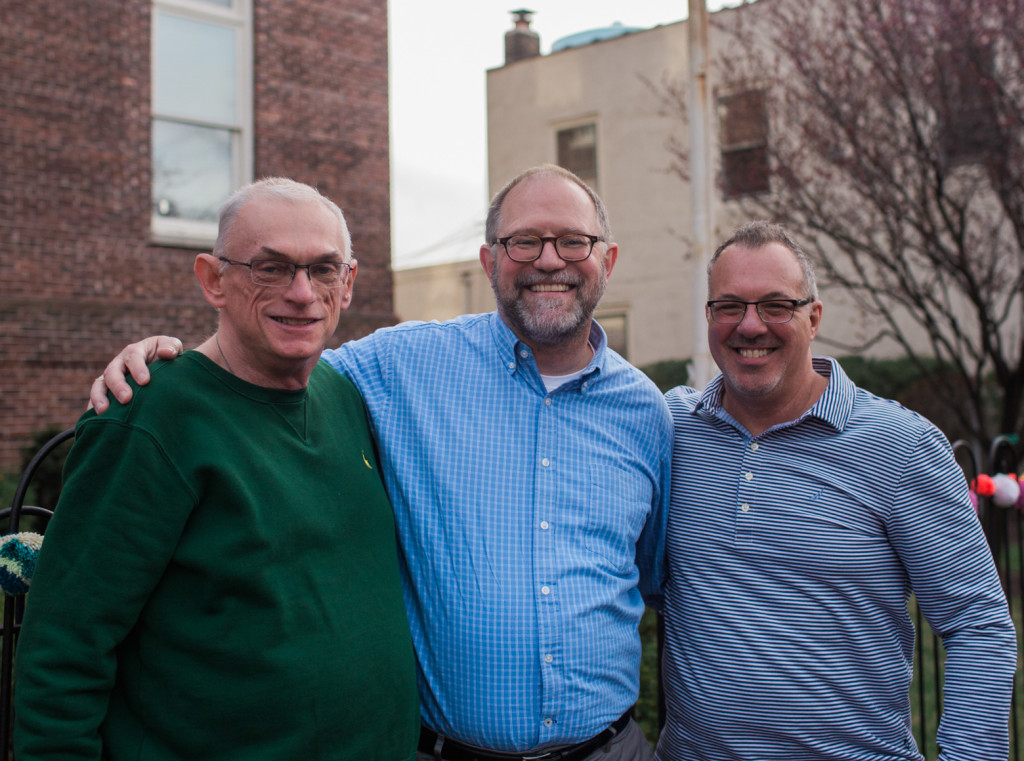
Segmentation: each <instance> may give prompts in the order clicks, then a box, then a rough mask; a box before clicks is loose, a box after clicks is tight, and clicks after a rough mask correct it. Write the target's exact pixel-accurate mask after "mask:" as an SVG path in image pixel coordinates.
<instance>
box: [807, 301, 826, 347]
mask: <svg viewBox="0 0 1024 761" xmlns="http://www.w3.org/2000/svg"><path fill="white" fill-rule="evenodd" d="M809 308H810V310H811V312H810V315H809V316H810V320H811V338H812V339H813V338H814V337H815V336H816V335H818V329H819V328H821V312H822V309H823V308H824V307H823V306H822V303H821V302H820V301H815V302H814V303H813V304H810V305H809Z"/></svg>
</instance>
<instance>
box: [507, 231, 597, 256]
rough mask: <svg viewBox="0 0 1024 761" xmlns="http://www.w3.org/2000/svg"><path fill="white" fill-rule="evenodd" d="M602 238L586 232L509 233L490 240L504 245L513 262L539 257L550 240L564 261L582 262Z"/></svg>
mask: <svg viewBox="0 0 1024 761" xmlns="http://www.w3.org/2000/svg"><path fill="white" fill-rule="evenodd" d="M603 240H604V238H602V237H600V236H598V235H587V234H586V233H568V234H567V235H559V236H557V237H554V236H551V237H545V236H541V235H509V236H508V237H507V238H498V239H497V240H494V241H491V245H492V246H493V245H494V244H495V243H500V244H501V245H502V246H504V248H505V253H506V254H508V258H509V259H511V260H512V261H514V262H532V261H535V260H536V259H539V258H540V253H541V251H543V250H544V244H545V243H547V242H549V241H550V242H551V243H553V244H554V246H555V253H556V254H558V255H559V257H561V258H562V259H563V260H564V261H567V262H582V261H583V260H584V259H586V258H587V257H588V256H590V252H591V251H593V250H594V244H595V243H597V242H598V241H603Z"/></svg>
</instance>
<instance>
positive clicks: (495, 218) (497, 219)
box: [484, 164, 612, 244]
mask: <svg viewBox="0 0 1024 761" xmlns="http://www.w3.org/2000/svg"><path fill="white" fill-rule="evenodd" d="M542 176H549V177H561V178H562V179H563V180H567V181H568V182H571V183H573V184H574V185H577V186H578V187H580V188H582V189H583V191H584V192H585V193H586V194H587V196H588V197H589V198H590V201H591V202H592V203H593V204H594V211H595V212H596V213H597V226H598V227H600V228H601V230H600V233H601V237H602V238H604V239H605V242H607V243H611V242H612V227H611V223H610V222H609V221H608V209H606V208H605V205H604V201H602V200H601V198H600V196H598V195H597V193H595V192H594V189H593V188H591V187H590V186H589V185H588V184H587V183H585V182H584V181H583V180H581V179H580V178H579V177H577V176H576V175H575V174H573V173H572V172H570V171H569V170H568V169H565V168H563V167H560V166H558V165H557V164H541V165H540V166H535V167H531V168H530V169H527V170H526V171H525V172H521V173H520V174H518V175H516V176H515V177H514V178H512V179H511V180H510V181H509V182H508V184H507V185H505V187H503V188H502V189H501V190H499V191H498V192H497V193H496V194H495V196H494V198H493V199H492V200H491V206H490V208H489V209H488V210H487V223H486V225H485V226H484V237H485V239H486V241H487V243H491V244H493V243H494V242H495V241H496V240H497V239H498V228H499V227H501V207H502V204H504V203H505V197H506V196H507V195H508V194H509V192H511V190H512V188H514V187H515V186H516V185H519V184H520V183H522V182H523V181H525V180H528V179H530V178H531V177H542ZM580 232H582V230H581V231H580Z"/></svg>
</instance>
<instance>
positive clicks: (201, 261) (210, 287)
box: [192, 254, 227, 309]
mask: <svg viewBox="0 0 1024 761" xmlns="http://www.w3.org/2000/svg"><path fill="white" fill-rule="evenodd" d="M192 271H193V272H195V273H196V279H197V280H198V281H199V287H200V288H202V289H203V298H205V299H206V300H207V302H209V304H210V306H212V307H213V308H214V309H220V308H222V307H223V306H224V304H225V303H226V302H227V299H226V297H225V295H224V273H222V272H221V262H220V260H219V259H218V258H217V257H215V256H213V255H211V254H197V255H196V260H195V263H194V264H193V265H192Z"/></svg>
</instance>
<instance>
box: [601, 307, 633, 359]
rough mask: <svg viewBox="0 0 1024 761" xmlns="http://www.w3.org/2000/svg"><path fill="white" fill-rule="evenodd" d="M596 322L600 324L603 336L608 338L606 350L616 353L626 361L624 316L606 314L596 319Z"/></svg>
mask: <svg viewBox="0 0 1024 761" xmlns="http://www.w3.org/2000/svg"><path fill="white" fill-rule="evenodd" d="M597 321H598V322H599V323H601V327H602V328H604V332H605V335H606V336H608V348H609V349H613V350H614V351H617V352H618V353H619V354H621V355H622V356H623V357H625V358H627V359H628V355H627V353H626V349H627V346H626V315H624V314H606V315H602V316H601V317H598V318H597Z"/></svg>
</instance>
